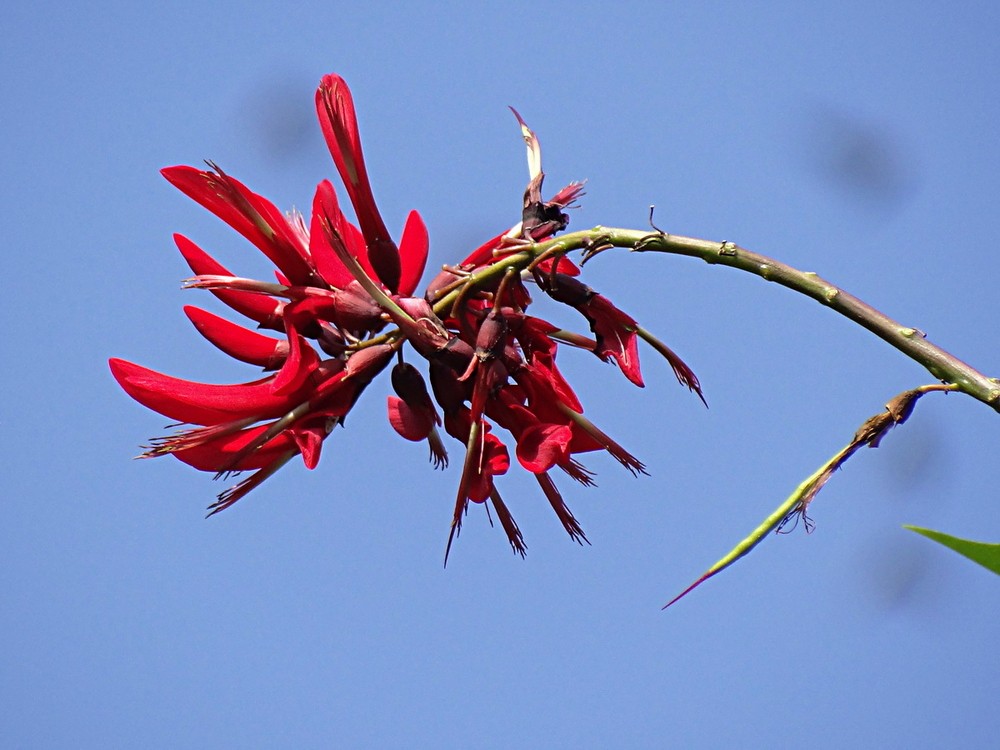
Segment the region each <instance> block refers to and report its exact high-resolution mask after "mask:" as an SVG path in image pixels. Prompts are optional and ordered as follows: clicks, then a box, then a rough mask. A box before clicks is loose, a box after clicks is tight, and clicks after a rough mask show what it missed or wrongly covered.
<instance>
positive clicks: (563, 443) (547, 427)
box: [517, 423, 573, 474]
mask: <svg viewBox="0 0 1000 750" xmlns="http://www.w3.org/2000/svg"><path fill="white" fill-rule="evenodd" d="M572 439H573V430H572V429H571V428H570V426H569V425H565V424H545V423H539V424H536V425H532V426H531V427H528V428H527V429H526V430H524V432H522V433H521V435H520V436H519V437H518V441H517V460H518V461H519V462H520V464H521V466H523V467H524V468H525V469H527V470H528V471H530V472H532V473H533V474H539V473H541V472H543V471H548V470H549V469H551V468H552V467H553V466H555V465H556V464H559V463H561V462H563V461H565V460H566V459H568V458H569V446H570V442H571V441H572Z"/></svg>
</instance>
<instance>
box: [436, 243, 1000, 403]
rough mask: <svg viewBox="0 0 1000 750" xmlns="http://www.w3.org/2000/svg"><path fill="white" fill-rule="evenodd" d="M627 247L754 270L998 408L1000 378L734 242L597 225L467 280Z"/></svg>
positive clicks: (475, 282) (448, 300)
mask: <svg viewBox="0 0 1000 750" xmlns="http://www.w3.org/2000/svg"><path fill="white" fill-rule="evenodd" d="M607 245H611V246H614V247H621V248H627V249H629V250H632V251H635V252H658V253H670V254H672V255H686V256H689V257H693V258H701V259H702V260H703V261H705V262H706V263H711V264H713V265H720V266H728V267H729V268H736V269H738V270H740V271H746V272H747V273H752V274H754V275H755V276H759V277H760V278H762V279H764V280H765V281H772V282H774V283H776V284H780V285H781V286H784V287H788V288H789V289H791V290H793V291H796V292H798V293H800V294H804V295H805V296H807V297H811V298H812V299H814V300H816V301H817V302H819V303H820V304H822V305H825V306H827V307H829V308H830V309H832V310H834V311H835V312H838V313H840V314H841V315H843V316H844V317H846V318H847V319H848V320H851V321H853V322H855V323H857V324H858V325H860V326H862V327H864V328H867V329H868V330H869V331H871V332H872V333H874V334H875V335H876V336H878V337H879V338H881V339H882V340H884V341H886V342H887V343H889V344H891V345H892V346H894V347H895V348H896V349H898V350H899V351H901V352H902V353H903V354H905V355H906V356H907V357H909V358H910V359H912V360H914V361H915V362H917V363H919V364H921V365H923V367H924V368H926V369H927V371H928V372H929V373H930V374H931V375H933V376H934V377H935V378H937V379H938V380H941V381H943V382H945V383H953V384H955V385H956V386H958V389H959V390H960V391H962V392H963V393H966V394H968V395H969V396H972V397H973V398H975V399H977V400H979V401H982V402H983V403H984V404H986V405H987V406H990V407H992V408H993V409H994V410H996V411H1000V379H997V378H991V377H987V376H986V375H984V374H983V373H981V372H979V371H978V370H976V369H975V368H974V367H972V366H970V365H968V364H967V363H965V362H963V361H962V360H960V359H958V358H957V357H955V356H954V355H952V354H949V353H948V352H946V351H945V350H943V349H942V348H940V347H939V346H935V345H934V344H932V343H931V342H930V341H928V340H927V338H926V337H925V336H924V334H923V333H922V332H921V331H920V330H919V329H917V328H913V327H909V326H904V325H902V324H901V323H898V322H896V321H895V320H893V319H892V318H890V317H889V316H887V315H885V314H884V313H882V312H880V311H878V310H876V309H875V308H874V307H872V306H871V305H869V304H868V303H866V302H863V301H862V300H860V299H858V298H857V297H855V296H854V295H852V294H849V293H848V292H845V291H844V290H843V289H841V288H840V287H838V286H836V285H835V284H831V283H830V282H829V281H826V280H825V279H822V278H820V277H819V276H818V275H816V274H815V273H809V272H805V271H799V270H798V269H796V268H792V267H791V266H789V265H787V264H785V263H781V262H780V261H777V260H774V259H773V258H769V257H767V256H766V255H760V254H759V253H755V252H752V251H750V250H747V249H745V248H742V247H740V246H738V245H736V244H734V243H732V242H714V241H710V240H701V239H695V238H693V237H683V236H681V235H676V234H666V233H660V232H652V233H650V232H644V231H637V230H634V229H617V228H609V227H602V226H597V227H594V228H593V229H587V230H583V231H579V232H570V233H568V234H563V235H560V236H559V237H557V238H555V239H551V240H548V241H546V242H539V243H537V244H534V245H528V246H526V247H523V248H519V250H518V252H516V253H513V254H511V255H509V256H506V257H504V258H501V259H500V260H498V261H496V262H495V263H494V264H493V265H491V266H488V267H487V268H484V269H482V270H480V271H477V272H476V273H474V274H471V275H470V276H469V278H468V280H467V284H468V285H471V287H472V288H475V287H476V286H479V285H480V284H484V283H486V282H487V281H490V280H493V279H495V278H496V277H497V276H498V275H501V274H503V273H505V272H506V269H507V268H515V269H517V270H524V269H525V268H526V267H527V266H528V265H529V264H530V263H531V262H532V261H533V260H534V259H535V258H537V257H538V256H539V255H541V254H542V253H548V252H552V251H553V250H558V251H562V252H569V251H572V250H585V251H586V250H588V249H590V248H593V247H595V246H607ZM458 293H459V292H458V290H455V291H452V292H450V293H449V294H447V295H445V296H444V297H442V298H441V299H439V300H437V302H436V303H435V304H434V309H435V311H436V312H439V313H443V312H446V311H447V310H448V309H449V305H450V304H452V303H453V302H454V300H455V298H456V297H457V295H458Z"/></svg>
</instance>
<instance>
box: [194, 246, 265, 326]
mask: <svg viewBox="0 0 1000 750" xmlns="http://www.w3.org/2000/svg"><path fill="white" fill-rule="evenodd" d="M174 242H175V243H177V249H178V250H180V251H181V255H183V256H184V260H186V261H187V264H188V265H189V266H190V267H191V270H192V271H194V272H195V274H197V275H199V276H200V275H209V274H210V275H216V276H232V275H233V274H232V273H230V272H229V270H228V269H227V268H226V267H225V266H223V265H222V264H221V263H219V262H218V261H216V260H215V258H213V257H212V256H211V255H209V254H208V253H206V252H205V251H204V250H202V249H201V248H200V247H198V246H197V245H196V244H194V243H193V242H192V241H191V240H189V239H188V238H187V237H185V236H184V235H182V234H175V235H174ZM212 294H214V295H215V296H216V297H218V298H219V299H220V300H222V301H223V302H224V303H226V304H227V305H229V307H231V308H232V309H234V310H235V311H236V312H238V313H240V314H241V315H246V316H247V317H248V318H250V319H251V320H256V321H257V322H258V323H260V324H261V325H263V326H267V327H268V328H274V327H278V326H276V321H277V320H278V319H279V318H280V316H281V307H282V303H280V302H278V300H276V299H272V298H271V297H267V296H265V295H262V294H253V293H251V292H234V291H230V290H226V289H213V290H212Z"/></svg>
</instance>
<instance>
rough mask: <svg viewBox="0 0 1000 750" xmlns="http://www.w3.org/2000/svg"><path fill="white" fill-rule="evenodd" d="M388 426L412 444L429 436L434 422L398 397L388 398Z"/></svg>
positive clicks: (424, 413)
mask: <svg viewBox="0 0 1000 750" xmlns="http://www.w3.org/2000/svg"><path fill="white" fill-rule="evenodd" d="M388 409H389V424H391V425H392V429H394V430H395V431H396V432H398V433H399V435H400V436H401V437H404V438H406V439H407V440H412V441H414V442H417V441H420V440H423V439H424V438H426V437H427V436H428V435H430V434H431V429H432V428H433V427H434V420H433V418H431V417H430V415H428V414H427V413H426V412H424V411H420V410H417V409H414V408H413V407H411V406H409V405H408V404H407V403H406V402H405V401H403V399H401V398H399V397H398V396H389V397H388Z"/></svg>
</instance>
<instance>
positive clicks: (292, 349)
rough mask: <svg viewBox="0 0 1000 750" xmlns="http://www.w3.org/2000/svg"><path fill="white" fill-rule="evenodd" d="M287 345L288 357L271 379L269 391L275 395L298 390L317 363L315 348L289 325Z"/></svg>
mask: <svg viewBox="0 0 1000 750" xmlns="http://www.w3.org/2000/svg"><path fill="white" fill-rule="evenodd" d="M288 346H289V350H288V359H286V360H285V364H283V365H282V366H281V369H280V370H279V371H278V374H277V375H276V376H275V378H274V380H273V381H271V393H273V394H274V395H275V396H285V395H289V394H292V393H295V392H297V391H298V390H300V389H301V388H302V386H303V385H305V382H306V379H307V378H308V377H309V376H310V375H312V373H313V372H315V371H316V367H317V366H318V365H319V355H318V354H317V353H316V350H315V349H313V348H312V347H311V346H310V345H309V344H308V343H306V340H305V339H304V338H302V336H301V335H300V334H299V333H298V331H296V330H295V329H294V328H292V327H291V326H289V330H288Z"/></svg>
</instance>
